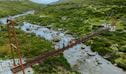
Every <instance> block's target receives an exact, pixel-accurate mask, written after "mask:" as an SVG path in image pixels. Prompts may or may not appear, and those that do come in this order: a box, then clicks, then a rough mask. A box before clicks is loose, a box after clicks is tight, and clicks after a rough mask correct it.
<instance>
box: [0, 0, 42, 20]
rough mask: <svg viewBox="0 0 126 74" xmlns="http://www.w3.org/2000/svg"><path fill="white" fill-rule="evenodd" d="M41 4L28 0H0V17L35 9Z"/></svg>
mask: <svg viewBox="0 0 126 74" xmlns="http://www.w3.org/2000/svg"><path fill="white" fill-rule="evenodd" d="M41 6H42V5H38V4H35V3H32V2H30V1H0V18H2V17H7V16H9V15H15V14H19V13H22V12H25V11H28V10H35V9H38V8H40V7H41Z"/></svg>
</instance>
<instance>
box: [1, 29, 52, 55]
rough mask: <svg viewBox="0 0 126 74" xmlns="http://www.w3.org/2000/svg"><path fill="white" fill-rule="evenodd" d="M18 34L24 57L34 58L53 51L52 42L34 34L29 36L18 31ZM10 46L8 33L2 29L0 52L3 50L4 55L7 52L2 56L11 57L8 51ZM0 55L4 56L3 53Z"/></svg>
mask: <svg viewBox="0 0 126 74" xmlns="http://www.w3.org/2000/svg"><path fill="white" fill-rule="evenodd" d="M16 33H17V38H18V40H19V43H20V48H21V50H22V53H23V55H24V57H34V56H37V55H39V54H41V53H42V52H45V51H50V50H52V49H53V45H52V43H51V42H49V41H47V40H44V39H42V38H39V37H36V36H35V35H34V34H27V33H24V32H23V31H20V30H16ZM8 45H9V39H8V32H7V30H6V28H5V27H4V28H2V31H0V47H1V49H0V50H3V52H4V53H5V52H6V51H7V52H6V53H5V54H4V55H1V56H7V55H9V56H10V54H8V52H9V51H8V50H10V49H9V46H8ZM0 53H1V54H2V52H0Z"/></svg>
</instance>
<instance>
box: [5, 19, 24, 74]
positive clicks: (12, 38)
mask: <svg viewBox="0 0 126 74" xmlns="http://www.w3.org/2000/svg"><path fill="white" fill-rule="evenodd" d="M15 24H16V23H15V22H14V20H12V19H7V30H8V37H9V44H10V49H11V54H12V59H13V66H14V67H16V66H18V65H20V67H21V69H22V73H23V74H25V71H24V66H23V61H22V55H21V50H20V47H19V43H18V39H17V36H16V31H15V27H14V25H15ZM17 55H18V58H19V64H18V65H17V64H16V61H15V58H16V57H15V56H17Z"/></svg>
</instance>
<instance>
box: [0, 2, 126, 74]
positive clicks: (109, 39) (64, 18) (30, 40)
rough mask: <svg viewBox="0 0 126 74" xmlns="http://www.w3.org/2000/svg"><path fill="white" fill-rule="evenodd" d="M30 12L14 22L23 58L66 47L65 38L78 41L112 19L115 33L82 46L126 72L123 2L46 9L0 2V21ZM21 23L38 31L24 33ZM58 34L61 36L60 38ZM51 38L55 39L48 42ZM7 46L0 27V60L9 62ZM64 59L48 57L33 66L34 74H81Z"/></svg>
mask: <svg viewBox="0 0 126 74" xmlns="http://www.w3.org/2000/svg"><path fill="white" fill-rule="evenodd" d="M30 10H35V13H34V14H29V15H25V16H20V17H18V18H15V21H16V22H17V24H16V26H18V27H19V28H17V29H16V34H17V37H18V39H19V43H20V48H21V49H22V53H23V58H27V60H29V59H31V58H34V57H36V56H38V55H40V54H42V53H45V52H48V51H51V50H55V49H56V45H58V44H59V47H60V40H61V47H62V46H64V45H66V44H63V42H62V39H63V38H65V36H67V35H68V38H69V36H72V37H74V38H76V39H78V38H81V37H83V36H85V35H87V34H89V33H91V32H93V31H95V30H97V29H99V28H100V27H102V26H103V24H105V23H107V24H111V23H112V22H113V18H114V20H115V21H116V22H117V23H116V30H115V31H107V32H104V33H102V34H101V35H98V36H96V37H94V38H92V39H91V40H89V41H88V42H86V43H83V44H84V45H87V46H90V47H91V50H92V51H93V53H95V52H96V53H98V54H99V55H100V56H102V57H103V58H104V59H106V60H108V61H110V62H111V63H112V64H113V65H114V66H118V67H119V68H121V69H123V70H124V71H125V70H126V22H125V21H126V14H125V13H126V0H60V1H58V2H54V3H52V4H48V5H44V4H36V3H33V2H30V1H21V2H19V1H8V2H7V1H1V2H0V18H4V17H8V16H10V15H11V16H13V15H16V14H21V13H24V12H26V11H30ZM24 22H25V23H26V22H28V23H32V24H33V25H37V26H40V27H38V28H35V27H33V28H28V29H26V31H25V30H23V29H22V26H23V25H25V24H24ZM26 25H27V24H26ZM26 27H27V26H26ZM43 27H44V28H43ZM39 29H40V30H39ZM27 30H28V32H27ZM48 30H49V31H48ZM29 31H30V33H29ZM38 31H40V32H38ZM53 32H54V33H53ZM46 33H47V35H46ZM55 33H56V36H55ZM57 33H61V36H60V34H57ZM62 34H63V36H64V37H63V36H62ZM53 36H54V38H51V37H53ZM58 38H59V39H58ZM51 39H52V40H51ZM66 39H67V38H66ZM8 42H9V41H8V34H7V29H6V26H5V25H3V24H2V23H1V25H0V59H2V60H5V59H11V58H12V57H11V53H10V48H9V43H8ZM64 42H65V41H64ZM66 42H67V41H66ZM73 49H74V48H73ZM16 56H17V55H16ZM64 56H65V54H61V55H59V56H55V57H50V58H49V59H47V60H46V61H44V62H43V63H41V64H39V65H35V66H33V69H34V73H35V74H80V73H78V72H77V70H76V68H73V67H72V66H71V65H70V63H69V61H68V59H67V58H66V57H64ZM89 57H90V56H89ZM16 58H17V57H16ZM80 62H81V61H80ZM75 67H76V65H75Z"/></svg>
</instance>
